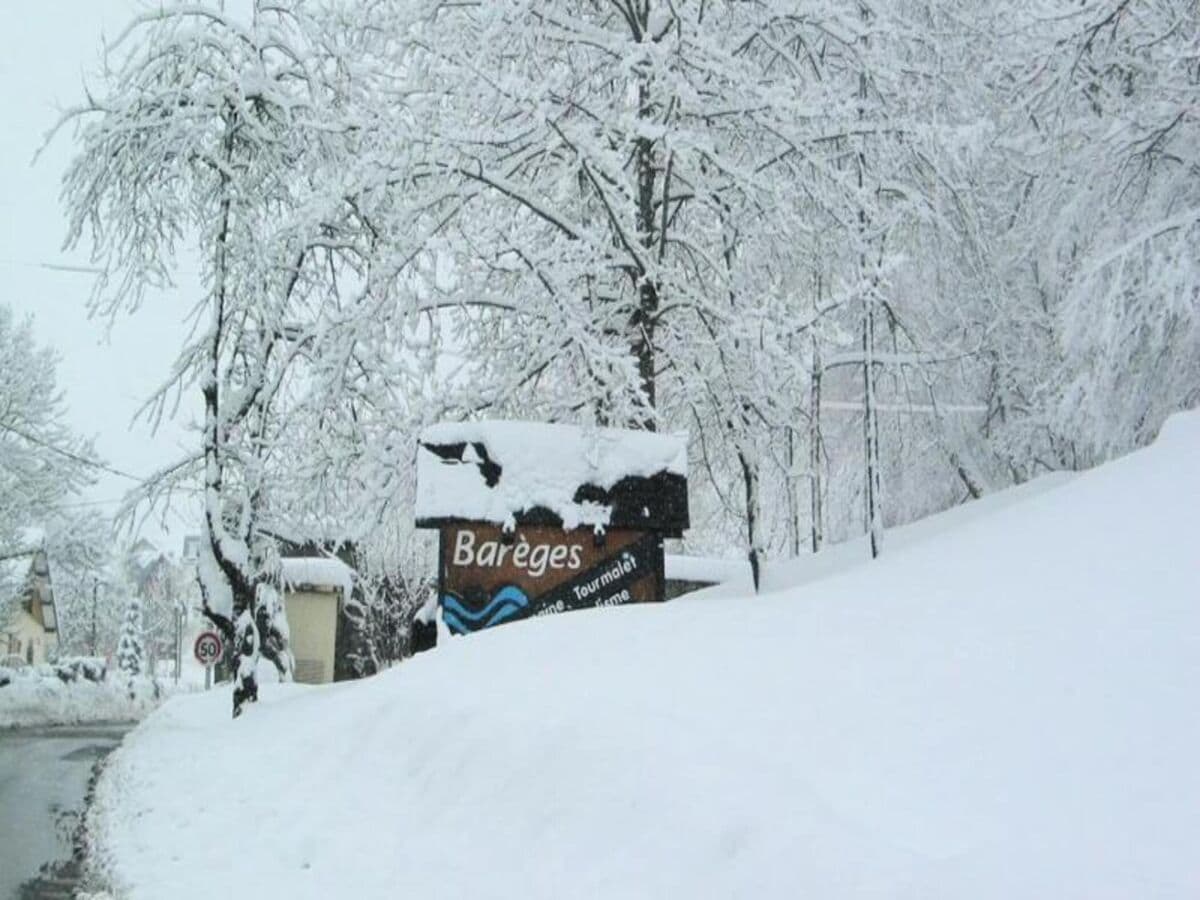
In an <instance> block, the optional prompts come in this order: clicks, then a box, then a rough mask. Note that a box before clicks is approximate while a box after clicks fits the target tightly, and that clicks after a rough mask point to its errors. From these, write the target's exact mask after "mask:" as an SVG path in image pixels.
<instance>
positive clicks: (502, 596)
mask: <svg viewBox="0 0 1200 900" xmlns="http://www.w3.org/2000/svg"><path fill="white" fill-rule="evenodd" d="M528 605H529V597H528V595H526V593H525V592H524V591H523V590H521V589H520V588H519V587H517V586H516V585H512V584H506V585H505V586H504V587H502V588H500V590H498V591H496V593H495V594H494V595H493V596H492V599H491V600H490V601H488V604H487V605H486V606H485V607H483V609H480V610H472V609H469V608H467V607H466V606H464V605H463V602H462V599H461V598H459V597H456V596H455V595H454V594H443V595H442V618H443V619H444V620H445V622H446V625H447V627H448V628H449V629H450V630H451V631H452V632H453V633H454V634H466V633H468V632H471V631H478V630H479V629H481V628H489V627H491V626H492V625H498V624H500V623H501V622H504V621H507V620H508V619H511V618H512V617H513V616H515V615H517V614H518V613H521V612H524V610H525V607H527V606H528Z"/></svg>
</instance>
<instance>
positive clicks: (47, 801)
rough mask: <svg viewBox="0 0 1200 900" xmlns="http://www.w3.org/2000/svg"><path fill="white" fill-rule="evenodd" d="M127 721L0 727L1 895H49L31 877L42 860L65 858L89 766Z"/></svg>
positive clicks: (3, 899)
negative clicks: (18, 727) (100, 723)
mask: <svg viewBox="0 0 1200 900" xmlns="http://www.w3.org/2000/svg"><path fill="white" fill-rule="evenodd" d="M130 727H131V726H129V725H124V724H116V725H80V726H64V727H54V728H24V729H16V730H0V900H24V898H26V897H40V896H46V897H50V896H54V892H53V891H52V890H50V889H48V888H47V890H46V891H45V892H40V891H35V890H34V885H32V884H31V882H32V881H33V879H35V878H36V877H37V876H38V874H39V870H40V869H41V867H42V865H43V864H44V863H53V862H57V861H65V860H67V859H69V858H70V856H71V836H72V832H73V831H74V828H75V825H76V823H77V822H78V817H79V813H80V811H81V810H82V808H83V800H84V794H85V793H86V791H87V784H88V779H89V777H90V776H91V772H92V766H93V765H94V764H95V763H96V761H97V760H98V759H101V758H103V757H104V756H105V755H107V754H108V753H109V752H110V751H111V750H112V749H113V748H115V747H116V746H117V745H118V744H119V743H120V742H121V738H122V736H123V735H124V734H125V732H126V731H128V730H129V728H130ZM23 885H24V886H25V887H24V889H23V888H22V886H23Z"/></svg>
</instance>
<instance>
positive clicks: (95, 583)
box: [92, 575, 100, 659]
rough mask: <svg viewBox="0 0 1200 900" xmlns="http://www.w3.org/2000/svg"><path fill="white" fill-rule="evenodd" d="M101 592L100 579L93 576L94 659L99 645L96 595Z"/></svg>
mask: <svg viewBox="0 0 1200 900" xmlns="http://www.w3.org/2000/svg"><path fill="white" fill-rule="evenodd" d="M99 592H100V579H99V577H98V576H96V575H93V576H92V658H93V659H94V658H95V656H96V644H97V643H99V642H98V640H97V634H96V595H97V594H98V593H99Z"/></svg>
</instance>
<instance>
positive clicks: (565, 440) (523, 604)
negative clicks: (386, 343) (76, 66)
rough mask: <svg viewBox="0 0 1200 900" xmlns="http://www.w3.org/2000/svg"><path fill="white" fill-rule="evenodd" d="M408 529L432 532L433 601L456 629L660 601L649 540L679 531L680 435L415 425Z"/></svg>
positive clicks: (493, 424) (658, 546) (537, 426)
mask: <svg viewBox="0 0 1200 900" xmlns="http://www.w3.org/2000/svg"><path fill="white" fill-rule="evenodd" d="M417 526H418V527H419V528H433V529H437V530H438V532H439V553H438V558H439V565H438V601H439V604H440V606H441V609H442V618H443V620H444V621H445V623H446V625H447V626H448V627H449V629H450V631H451V632H453V633H456V634H463V633H467V632H472V631H478V630H480V629H482V628H487V627H490V626H492V625H498V624H501V623H504V622H510V621H514V620H517V619H524V618H529V617H531V616H539V615H547V614H550V613H557V612H565V611H568V610H573V609H584V608H588V607H597V606H617V605H622V604H626V603H647V602H657V601H661V600H663V599H664V596H665V595H664V589H665V573H664V568H663V540H664V539H665V538H673V537H681V536H682V534H683V531H684V529H686V528H687V527H688V499H687V439H686V436H684V435H682V434H657V433H654V432H646V431H631V430H625V429H616V428H598V427H586V426H576V425H555V424H544V423H534V422H512V421H490V422H466V423H443V424H439V425H435V426H432V427H430V428H427V429H426V430H425V431H424V432H423V433H422V435H421V439H420V446H419V448H418V452H417Z"/></svg>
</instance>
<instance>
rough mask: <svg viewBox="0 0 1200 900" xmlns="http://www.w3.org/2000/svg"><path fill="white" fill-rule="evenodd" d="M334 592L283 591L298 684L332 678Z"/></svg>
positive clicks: (335, 601)
mask: <svg viewBox="0 0 1200 900" xmlns="http://www.w3.org/2000/svg"><path fill="white" fill-rule="evenodd" d="M338 596H339V595H338V592H336V591H321V592H318V591H287V592H286V593H284V595H283V608H284V611H285V612H286V613H287V620H288V631H289V632H290V634H291V644H292V655H293V657H294V658H295V660H296V670H295V673H294V677H295V680H296V681H298V682H301V683H302V684H326V683H328V682H331V681H333V660H334V651H335V647H336V643H337V615H338Z"/></svg>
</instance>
